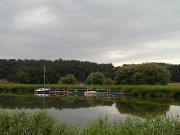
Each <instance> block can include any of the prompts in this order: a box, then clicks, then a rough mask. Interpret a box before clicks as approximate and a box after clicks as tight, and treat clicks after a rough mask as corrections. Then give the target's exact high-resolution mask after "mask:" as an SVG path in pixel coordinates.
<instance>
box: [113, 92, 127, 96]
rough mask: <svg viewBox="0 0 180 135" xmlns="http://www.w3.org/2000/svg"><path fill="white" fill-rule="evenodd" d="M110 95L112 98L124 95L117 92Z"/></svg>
mask: <svg viewBox="0 0 180 135" xmlns="http://www.w3.org/2000/svg"><path fill="white" fill-rule="evenodd" d="M112 95H113V96H114V97H120V96H123V95H124V94H123V93H122V92H118V93H112Z"/></svg>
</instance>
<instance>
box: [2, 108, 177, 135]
mask: <svg viewBox="0 0 180 135" xmlns="http://www.w3.org/2000/svg"><path fill="white" fill-rule="evenodd" d="M0 117H1V118H3V119H0V134H9V135H13V134H19V135H24V134H38V135H48V134H51V135H57V134H63V135H72V134H73V135H100V134H103V135H114V134H118V135H131V134H133V135H139V134H146V135H152V134H156V135H162V134H174V135H175V134H180V119H179V117H176V118H173V117H166V116H159V117H157V118H155V119H152V118H151V117H148V116H147V118H146V119H144V120H142V119H140V118H136V117H133V118H130V117H128V118H127V119H126V120H125V121H122V120H116V121H114V122H113V123H110V122H109V121H108V118H107V117H105V118H99V119H98V120H96V121H93V122H91V123H89V125H88V126H87V127H86V128H79V127H77V126H72V125H67V124H64V123H61V122H56V121H55V120H54V118H53V117H51V116H49V115H48V114H47V113H46V112H45V111H39V112H35V113H34V114H30V113H27V112H24V111H17V112H15V113H8V112H6V111H1V112H0Z"/></svg>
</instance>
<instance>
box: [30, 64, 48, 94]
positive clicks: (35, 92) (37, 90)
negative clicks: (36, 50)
mask: <svg viewBox="0 0 180 135" xmlns="http://www.w3.org/2000/svg"><path fill="white" fill-rule="evenodd" d="M45 83H46V67H45V65H44V86H42V87H40V88H38V89H36V90H34V94H43V93H49V92H50V89H49V88H46V87H45Z"/></svg>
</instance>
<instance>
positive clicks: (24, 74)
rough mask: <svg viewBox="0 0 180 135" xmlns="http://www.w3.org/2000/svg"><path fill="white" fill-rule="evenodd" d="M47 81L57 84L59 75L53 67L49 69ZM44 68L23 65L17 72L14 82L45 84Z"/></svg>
mask: <svg viewBox="0 0 180 135" xmlns="http://www.w3.org/2000/svg"><path fill="white" fill-rule="evenodd" d="M46 75H47V77H48V78H47V77H46V82H47V83H54V84H56V83H57V82H58V80H59V75H58V74H57V73H56V72H55V71H54V70H53V69H47V74H46ZM43 81H44V80H43V69H42V68H41V69H38V68H34V67H21V68H19V69H18V71H17V72H16V75H15V77H14V82H16V83H22V84H40V83H41V84H43V83H44V82H43Z"/></svg>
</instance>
